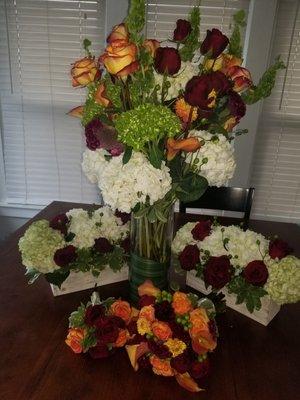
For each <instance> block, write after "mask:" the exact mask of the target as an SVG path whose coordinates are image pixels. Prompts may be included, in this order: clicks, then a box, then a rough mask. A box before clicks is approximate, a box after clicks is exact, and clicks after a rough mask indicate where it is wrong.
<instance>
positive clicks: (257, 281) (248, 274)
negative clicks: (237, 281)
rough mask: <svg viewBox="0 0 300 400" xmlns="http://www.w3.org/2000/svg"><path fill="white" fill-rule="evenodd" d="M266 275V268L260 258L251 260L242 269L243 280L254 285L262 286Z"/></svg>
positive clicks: (266, 277)
mask: <svg viewBox="0 0 300 400" xmlns="http://www.w3.org/2000/svg"><path fill="white" fill-rule="evenodd" d="M268 276H269V273H268V269H267V267H266V265H265V263H264V262H263V261H261V260H255V261H251V262H250V263H249V264H248V265H247V266H246V268H245V269H244V271H243V277H244V278H245V281H246V282H248V283H251V285H254V286H264V284H265V283H266V282H267V280H268Z"/></svg>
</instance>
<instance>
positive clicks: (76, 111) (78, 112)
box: [68, 106, 84, 118]
mask: <svg viewBox="0 0 300 400" xmlns="http://www.w3.org/2000/svg"><path fill="white" fill-rule="evenodd" d="M83 111H84V106H78V107H75V108H72V110H70V111H69V112H68V115H70V116H71V117H77V118H81V117H82V116H83Z"/></svg>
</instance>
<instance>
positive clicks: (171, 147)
mask: <svg viewBox="0 0 300 400" xmlns="http://www.w3.org/2000/svg"><path fill="white" fill-rule="evenodd" d="M201 146H202V144H201V142H200V141H199V140H198V139H197V138H195V137H189V138H187V139H178V140H175V139H173V138H169V139H168V140H167V159H168V160H172V159H173V158H174V157H175V156H176V154H177V153H178V152H179V151H185V152H187V153H190V152H192V153H193V152H195V151H197V150H198V149H200V147H201Z"/></svg>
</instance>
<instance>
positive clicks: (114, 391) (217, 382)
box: [0, 202, 300, 400]
mask: <svg viewBox="0 0 300 400" xmlns="http://www.w3.org/2000/svg"><path fill="white" fill-rule="evenodd" d="M79 206H82V205H79V204H71V203H62V202H53V203H52V204H50V205H49V206H48V207H46V208H45V209H44V210H43V211H42V212H40V213H39V214H38V215H37V216H36V217H35V218H34V219H33V220H35V219H40V218H47V219H48V218H51V217H53V216H55V215H56V214H58V213H59V212H64V211H67V210H68V209H70V208H72V207H79ZM197 218H199V216H192V215H180V214H177V215H176V224H177V226H180V225H182V224H183V223H184V222H186V221H188V220H195V219H197ZM232 221H233V220H232V219H222V222H224V223H231V222H232ZM30 222H32V220H31V221H30ZM30 222H28V223H27V224H26V225H24V226H23V227H22V228H20V229H19V230H18V231H17V232H15V233H14V234H13V235H12V236H11V237H10V238H9V239H8V240H7V241H6V242H5V243H4V245H3V246H2V247H1V249H0V265H1V268H0V293H1V298H0V304H1V305H0V330H1V332H0V334H1V336H0V399H1V400H18V399H22V400H83V399H84V400H87V399H88V400H97V399H99V400H100V399H101V400H127V399H128V400H129V399H130V400H169V399H170V400H171V399H172V400H177V399H178V400H182V399H203V400H209V399H213V400H235V399H239V400H289V399H291V400H296V399H298V398H299V393H300V385H299V370H300V369H299V355H300V341H299V337H300V335H299V311H300V307H299V305H295V304H294V305H289V306H284V307H282V309H281V311H280V313H279V314H278V315H277V316H276V317H275V318H274V319H273V321H272V322H271V323H270V325H269V326H268V327H264V326H262V325H260V324H258V323H256V322H254V321H252V320H251V319H248V318H246V317H245V316H243V315H240V314H238V313H237V312H235V311H233V310H230V309H228V311H227V312H226V314H223V315H222V316H220V317H219V319H218V325H219V331H220V338H219V343H218V348H217V351H216V352H215V354H214V355H213V373H212V375H211V377H210V379H209V387H208V389H207V390H206V391H205V392H200V393H198V394H192V393H189V392H187V391H185V390H184V389H183V388H181V387H180V386H179V385H178V384H177V382H176V381H175V379H174V378H163V377H159V376H155V375H154V374H151V373H145V372H134V371H133V369H132V368H131V366H130V364H129V361H128V358H127V355H126V352H125V350H124V349H122V350H121V351H119V352H118V353H117V354H116V355H114V356H113V357H111V358H109V359H105V360H92V359H90V358H89V356H86V355H76V354H74V353H73V352H72V351H71V350H70V349H69V348H68V347H67V346H66V345H65V343H64V339H65V336H66V333H67V326H68V315H69V314H70V312H72V311H73V310H75V309H76V308H77V306H78V305H79V303H80V301H84V302H86V301H87V300H88V298H89V295H90V293H91V291H82V292H77V293H73V294H69V295H64V296H60V297H56V298H54V297H53V295H52V292H51V290H50V287H49V284H48V283H47V282H46V281H45V280H44V279H39V280H38V281H37V282H36V283H35V284H34V285H31V286H29V285H28V284H27V280H26V278H25V276H24V268H23V267H22V265H21V259H20V255H19V253H18V250H17V243H18V240H19V238H20V236H21V235H22V234H23V233H24V231H25V229H26V227H27V226H28V225H29V224H30ZM235 222H237V220H235ZM250 227H251V228H253V229H255V230H256V231H258V232H261V233H264V234H275V233H277V234H279V235H280V236H281V237H282V238H283V239H286V240H288V241H289V242H290V244H291V245H293V246H294V248H295V250H296V254H298V255H299V250H300V249H299V243H300V228H299V227H298V226H297V225H295V224H285V223H275V222H264V221H252V222H251V225H250ZM297 246H298V247H297ZM127 290H128V287H127V283H126V282H123V283H119V284H114V285H107V286H105V287H101V288H100V294H101V297H102V298H105V297H107V296H111V295H115V296H123V297H124V298H126V297H127Z"/></svg>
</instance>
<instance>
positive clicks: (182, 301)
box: [172, 292, 193, 315]
mask: <svg viewBox="0 0 300 400" xmlns="http://www.w3.org/2000/svg"><path fill="white" fill-rule="evenodd" d="M172 307H173V309H174V311H175V314H179V315H183V314H186V313H188V312H190V311H191V310H192V308H193V307H192V303H191V301H190V300H189V298H188V297H187V295H186V294H185V293H182V292H175V293H174V295H173V301H172Z"/></svg>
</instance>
